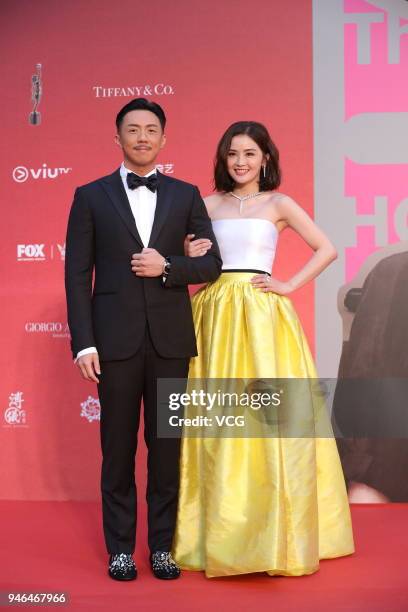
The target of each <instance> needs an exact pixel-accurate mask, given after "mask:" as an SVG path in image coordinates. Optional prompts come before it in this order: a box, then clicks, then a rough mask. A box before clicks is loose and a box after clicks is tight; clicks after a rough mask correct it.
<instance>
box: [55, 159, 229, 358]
mask: <svg viewBox="0 0 408 612" xmlns="http://www.w3.org/2000/svg"><path fill="white" fill-rule="evenodd" d="M157 176H158V188H157V203H156V211H155V217H154V222H153V227H152V232H151V237H150V241H149V245H148V246H149V247H151V248H154V249H156V250H157V251H158V252H159V253H160V254H161V255H163V256H164V257H167V256H169V257H170V260H171V270H170V273H169V276H168V277H167V280H166V282H165V283H163V280H162V277H161V276H160V277H155V278H144V277H138V276H136V275H135V273H134V272H132V269H131V257H132V255H133V254H134V253H140V252H141V250H142V249H143V243H142V241H141V238H140V236H139V234H138V231H137V228H136V223H135V220H134V217H133V214H132V211H131V208H130V204H129V200H128V197H127V195H126V191H125V189H124V186H123V183H122V179H121V176H120V173H119V170H116V171H115V172H114V173H113V174H111V175H109V176H106V177H103V178H101V179H98V180H96V181H94V182H92V183H89V184H87V185H84V186H82V187H78V188H77V190H76V192H75V196H74V201H73V204H72V207H71V212H70V215H69V221H68V230H67V237H66V256H65V287H66V295H67V310H68V323H69V328H70V332H71V338H72V341H71V348H72V352H73V354H74V356H76V354H77V353H78V351H80V350H82V349H84V348H87V347H90V346H95V347H96V348H97V350H98V353H99V356H100V358H101V359H102V360H109V361H110V360H113V361H114V360H120V359H126V358H128V357H131V356H132V355H134V354H135V353H136V352H137V350H138V348H139V347H140V345H141V343H142V341H143V339H144V335H145V330H146V325H148V326H149V331H150V335H151V338H152V341H153V344H154V346H155V349H156V351H157V352H158V353H159V355H161V356H162V357H166V358H183V357H191V356H194V355H196V354H197V348H196V340H195V333H194V325H193V319H192V311H191V303H190V297H189V293H188V284H199V283H204V282H207V281H211V280H215V279H216V278H217V277H218V276H219V274H220V273H221V266H222V261H221V256H220V253H219V249H218V245H217V241H216V238H215V236H214V233H213V230H212V226H211V221H210V218H209V216H208V213H207V210H206V207H205V204H204V202H203V200H202V198H201V196H200V193H199V191H198V189H197V187H195V186H194V185H190V184H189V183H185V182H184V181H180V180H177V179H174V178H172V177H169V176H166V175H163V174H161V173H160V172H158V173H157ZM186 234H195V237H196V238H209V239H210V240H211V241H212V248H211V249H210V250H209V251H208V252H207V254H206V255H204V256H202V257H194V258H190V257H185V256H184V247H183V245H184V239H185V236H186Z"/></svg>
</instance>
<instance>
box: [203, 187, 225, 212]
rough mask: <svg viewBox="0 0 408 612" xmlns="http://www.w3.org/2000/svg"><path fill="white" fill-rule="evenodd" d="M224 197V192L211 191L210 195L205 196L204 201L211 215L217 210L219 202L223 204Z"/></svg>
mask: <svg viewBox="0 0 408 612" xmlns="http://www.w3.org/2000/svg"><path fill="white" fill-rule="evenodd" d="M224 198H225V194H224V193H211V194H210V195H208V196H206V197H205V198H204V202H205V205H206V207H207V210H208V213H209V214H210V216H211V212H212V211H214V210H216V208H217V207H218V206H219V204H221V202H222V201H223V199H224Z"/></svg>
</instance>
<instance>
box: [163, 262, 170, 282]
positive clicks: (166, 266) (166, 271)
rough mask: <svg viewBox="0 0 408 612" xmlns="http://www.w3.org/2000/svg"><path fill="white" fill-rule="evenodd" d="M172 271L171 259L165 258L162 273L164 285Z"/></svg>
mask: <svg viewBox="0 0 408 612" xmlns="http://www.w3.org/2000/svg"><path fill="white" fill-rule="evenodd" d="M170 270H171V261H170V257H165V258H164V265H163V272H162V279H163V283H165V282H166V279H167V277H168V275H169V274H170Z"/></svg>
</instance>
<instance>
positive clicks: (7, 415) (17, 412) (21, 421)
mask: <svg viewBox="0 0 408 612" xmlns="http://www.w3.org/2000/svg"><path fill="white" fill-rule="evenodd" d="M23 402H24V399H23V392H22V391H16V392H15V393H10V395H9V405H8V408H6V410H5V411H4V420H5V422H6V425H4V427H6V426H9V427H16V426H24V425H26V420H27V419H26V411H25V410H24V409H23Z"/></svg>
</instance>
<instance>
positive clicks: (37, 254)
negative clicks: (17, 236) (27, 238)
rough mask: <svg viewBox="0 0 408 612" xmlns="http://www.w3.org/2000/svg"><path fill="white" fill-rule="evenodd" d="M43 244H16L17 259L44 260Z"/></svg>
mask: <svg viewBox="0 0 408 612" xmlns="http://www.w3.org/2000/svg"><path fill="white" fill-rule="evenodd" d="M44 247H45V244H18V245H17V261H45V254H44Z"/></svg>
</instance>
